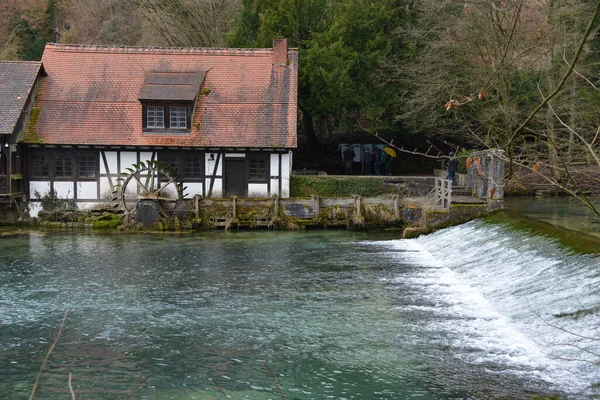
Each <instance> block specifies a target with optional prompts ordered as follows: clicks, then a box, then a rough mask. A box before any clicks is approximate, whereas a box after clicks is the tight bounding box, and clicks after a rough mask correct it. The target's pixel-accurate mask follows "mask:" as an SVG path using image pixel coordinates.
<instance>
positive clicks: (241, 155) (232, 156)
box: [225, 153, 246, 158]
mask: <svg viewBox="0 0 600 400" xmlns="http://www.w3.org/2000/svg"><path fill="white" fill-rule="evenodd" d="M225 157H227V158H246V154H245V153H225Z"/></svg>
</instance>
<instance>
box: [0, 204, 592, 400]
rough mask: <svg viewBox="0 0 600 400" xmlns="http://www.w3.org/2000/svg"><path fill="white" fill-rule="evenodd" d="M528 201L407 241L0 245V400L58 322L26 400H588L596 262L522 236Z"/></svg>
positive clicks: (31, 239)
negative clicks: (536, 398)
mask: <svg viewBox="0 0 600 400" xmlns="http://www.w3.org/2000/svg"><path fill="white" fill-rule="evenodd" d="M528 201H529V200H526V201H520V202H514V201H513V203H510V201H509V206H510V207H509V208H510V210H514V212H512V213H507V214H500V215H498V214H496V215H495V216H493V217H490V218H488V219H480V220H476V221H472V222H469V223H466V224H463V225H460V226H456V227H452V228H448V229H444V230H441V231H438V232H436V233H434V234H431V235H428V236H423V237H420V238H418V239H411V240H401V239H398V236H399V235H398V233H397V232H347V231H306V232H271V231H258V232H257V231H244V232H220V231H219V232H209V233H194V234H184V235H151V234H126V235H121V234H97V233H88V234H82V233H55V232H47V231H46V232H20V234H19V232H17V234H15V235H8V236H2V237H1V238H0V243H2V252H1V254H0V276H1V280H0V324H1V325H0V398H2V399H28V398H29V395H30V393H31V389H32V386H33V383H34V381H35V379H36V375H37V373H38V371H39V369H40V366H41V365H42V362H43V360H44V357H45V356H46V354H47V352H48V350H49V348H50V347H51V345H52V343H53V342H54V339H55V337H56V335H57V332H58V329H59V325H60V323H61V320H62V318H63V315H64V314H65V311H66V310H67V308H68V309H69V313H68V315H67V318H66V321H65V323H64V326H63V330H62V334H61V336H60V338H59V340H58V343H57V346H56V347H55V348H54V350H53V352H52V354H51V355H50V357H49V359H48V362H47V364H46V367H45V369H44V371H43V374H42V376H41V379H40V381H39V386H38V389H37V392H36V398H38V399H58V398H70V394H69V393H70V391H69V387H68V379H69V373H71V374H72V387H73V392H74V393H75V395H76V397H77V399H86V398H87V399H114V398H121V399H124V398H132V399H133V398H135V399H142V398H143V399H223V398H231V399H283V398H285V399H290V400H291V399H318V400H321V399H408V398H419V399H527V398H529V397H530V396H531V395H533V394H540V395H547V396H550V395H556V396H558V397H559V398H565V399H584V398H589V396H599V393H600V389H599V388H598V387H597V386H595V384H596V383H598V382H600V371H599V368H598V364H597V363H598V361H599V354H600V342H599V341H598V338H599V337H600V332H598V326H599V322H600V321H599V319H600V310H599V311H598V312H596V313H594V312H592V311H593V309H594V307H596V306H598V305H599V304H600V269H599V268H598V266H599V258H598V254H599V253H600V250H598V249H600V247H596V248H595V249H596V250H594V245H593V244H591V245H590V244H588V245H586V246H585V249H584V250H581V251H580V250H578V249H575V248H574V247H569V246H568V245H566V244H565V242H563V240H562V239H561V233H560V232H559V233H557V234H556V235H555V234H554V232H553V230H552V229H544V228H543V227H541V228H540V227H539V226H538V227H535V228H531V226H532V225H531V224H530V223H529V222H531V219H530V218H536V220H537V221H539V220H540V219H543V218H541V216H540V213H542V211H541V210H542V209H544V208H546V210H550V211H549V212H546V213H544V215H545V216H546V218H545V219H546V220H552V219H553V218H554V217H548V215H551V214H552V212H553V211H552V210H553V209H554V207H551V206H549V205H548V203H550V202H552V201H554V200H543V201H541V202H539V203H532V204H527V202H528ZM575 207H576V206H575ZM577 212H579V211H577ZM536 213H538V214H537V215H535V214H536ZM567 217H568V216H567ZM585 218H591V219H590V220H589V221H595V222H594V223H597V220H596V219H595V218H594V217H591V216H589V215H586V217H585ZM589 221H588V222H586V224H587V225H586V226H590V224H591V222H589ZM554 222H556V221H554ZM556 225H560V224H556ZM592 231H593V229H592ZM5 232H6V231H5ZM586 243H594V241H593V240H592V241H589V242H586ZM581 310H584V311H581ZM585 310H588V311H585ZM593 339H595V340H593Z"/></svg>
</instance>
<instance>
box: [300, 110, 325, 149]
mask: <svg viewBox="0 0 600 400" xmlns="http://www.w3.org/2000/svg"><path fill="white" fill-rule="evenodd" d="M302 116H303V123H304V134H305V135H306V139H307V140H308V145H309V146H310V150H311V151H313V152H318V151H320V150H321V142H319V138H318V137H317V133H316V132H315V124H314V121H313V117H312V114H311V113H310V112H309V111H307V110H302Z"/></svg>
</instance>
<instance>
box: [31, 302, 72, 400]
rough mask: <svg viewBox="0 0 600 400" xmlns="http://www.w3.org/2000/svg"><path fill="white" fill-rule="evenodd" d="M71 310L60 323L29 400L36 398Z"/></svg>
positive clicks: (66, 312)
mask: <svg viewBox="0 0 600 400" xmlns="http://www.w3.org/2000/svg"><path fill="white" fill-rule="evenodd" d="M69 310H70V308H67V311H65V316H64V317H63V319H62V322H61V323H60V326H59V327H58V334H57V335H56V339H54V343H52V346H50V349H49V350H48V354H46V358H44V362H43V363H42V366H41V367H40V371H39V372H38V374H37V377H36V378H35V383H34V384H33V389H31V396H29V400H33V396H35V391H36V390H37V387H38V383H39V382H40V377H41V376H42V372H43V371H44V367H45V366H46V363H47V362H48V359H49V358H50V354H52V351H53V350H54V348H55V347H56V344H57V343H58V339H60V335H61V334H62V331H63V327H64V326H65V321H66V320H67V315H68V314H69Z"/></svg>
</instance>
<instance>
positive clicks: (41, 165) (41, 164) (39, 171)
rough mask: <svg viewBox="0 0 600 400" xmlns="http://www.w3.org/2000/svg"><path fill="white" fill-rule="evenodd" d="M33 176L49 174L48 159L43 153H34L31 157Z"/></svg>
mask: <svg viewBox="0 0 600 400" xmlns="http://www.w3.org/2000/svg"><path fill="white" fill-rule="evenodd" d="M31 160H32V161H31V164H32V171H31V172H32V175H33V176H43V177H47V176H50V162H49V161H50V160H49V158H48V157H47V156H44V155H41V154H40V155H34V156H33V157H32V159H31Z"/></svg>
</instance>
